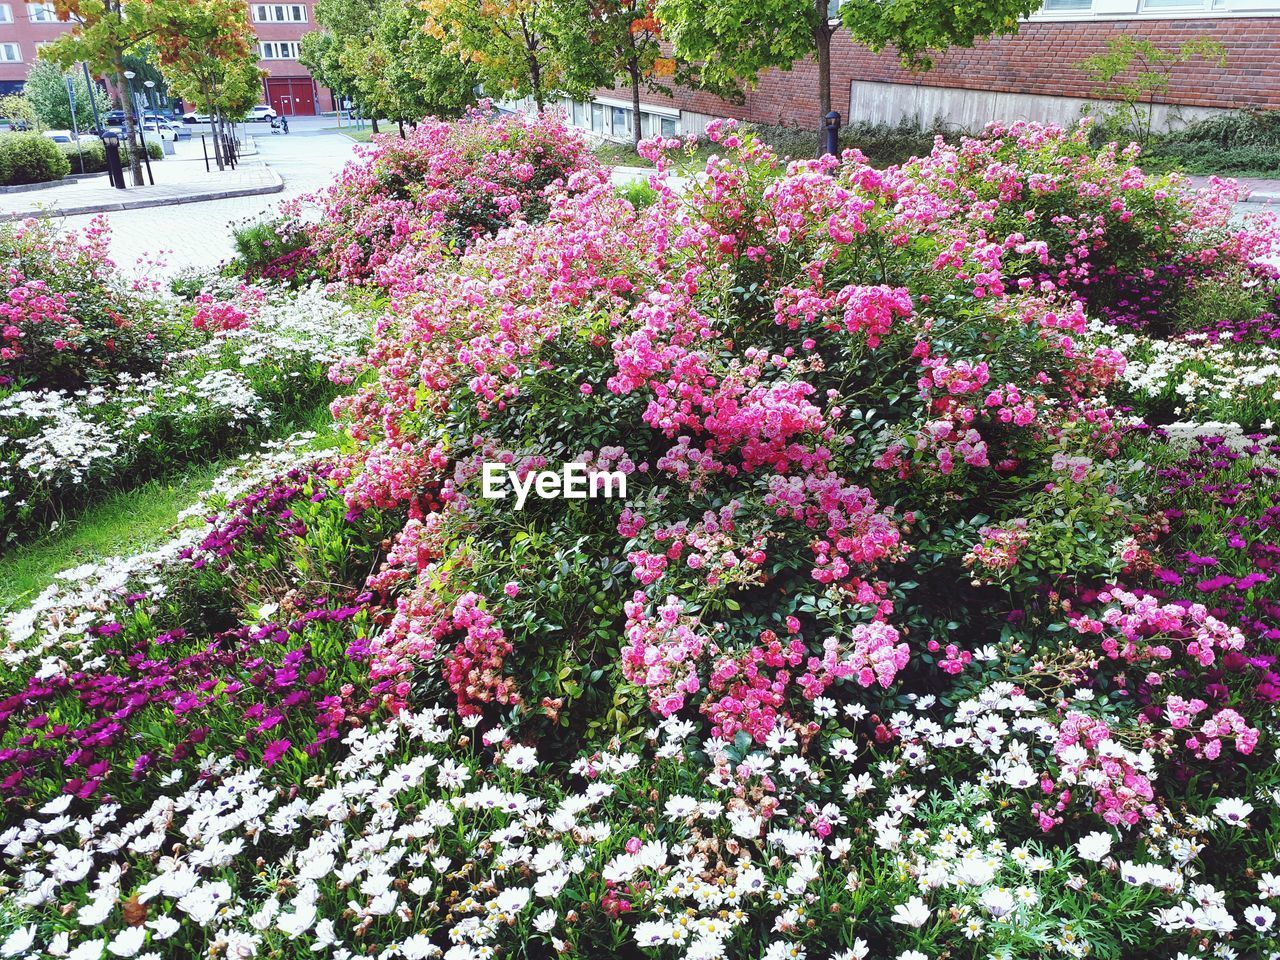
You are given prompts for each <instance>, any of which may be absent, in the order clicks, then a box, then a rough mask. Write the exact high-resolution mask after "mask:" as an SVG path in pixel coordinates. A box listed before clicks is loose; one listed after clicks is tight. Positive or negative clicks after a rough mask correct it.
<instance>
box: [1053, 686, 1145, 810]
mask: <svg viewBox="0 0 1280 960" xmlns="http://www.w3.org/2000/svg"><path fill="white" fill-rule="evenodd" d="M1052 754H1053V758H1054V760H1055V761H1057V764H1058V771H1059V772H1058V777H1057V780H1056V781H1055V779H1054V778H1052V777H1048V776H1046V777H1045V778H1044V779H1043V780H1042V781H1041V788H1042V789H1043V790H1044V792H1045V793H1052V792H1053V791H1054V790H1057V789H1059V788H1060V787H1061V786H1062V785H1063V784H1067V785H1071V784H1080V785H1081V786H1084V787H1087V788H1089V789H1090V790H1091V791H1092V792H1093V796H1094V803H1093V811H1094V813H1098V814H1101V816H1102V819H1104V820H1105V821H1106V822H1107V823H1109V824H1112V825H1113V826H1120V825H1122V824H1124V825H1128V826H1133V825H1134V824H1136V823H1138V822H1139V821H1140V820H1143V819H1151V818H1153V817H1155V816H1156V815H1157V814H1158V812H1159V811H1158V808H1157V806H1156V804H1155V803H1154V802H1153V801H1154V799H1155V790H1154V789H1153V787H1152V785H1151V780H1150V778H1149V777H1148V775H1147V772H1146V771H1145V770H1144V769H1143V767H1142V764H1143V758H1141V757H1140V756H1138V755H1136V754H1133V753H1132V752H1130V751H1129V750H1127V749H1125V748H1124V747H1123V746H1121V745H1120V744H1119V743H1118V742H1116V740H1114V739H1113V738H1112V734H1111V728H1110V727H1109V726H1107V724H1106V722H1105V721H1103V720H1100V719H1097V718H1095V717H1090V716H1088V715H1087V714H1083V713H1079V712H1076V711H1072V712H1070V713H1068V714H1067V715H1066V716H1065V717H1064V718H1063V720H1062V723H1061V725H1060V726H1059V727H1058V731H1057V741H1056V742H1055V743H1054V745H1053V749H1052ZM1070 801H1071V790H1070V789H1062V790H1060V792H1059V793H1058V796H1057V797H1056V800H1055V802H1054V803H1052V804H1046V805H1042V804H1039V803H1036V804H1034V805H1033V807H1032V812H1033V814H1034V815H1035V816H1036V817H1037V819H1038V820H1039V822H1040V827H1041V829H1042V830H1045V831H1049V830H1052V829H1053V828H1054V827H1055V826H1057V825H1058V824H1060V823H1062V822H1063V817H1062V813H1063V811H1065V810H1066V808H1067V805H1068V804H1069V803H1070Z"/></svg>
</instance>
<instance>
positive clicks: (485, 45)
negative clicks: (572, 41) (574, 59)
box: [422, 0, 565, 113]
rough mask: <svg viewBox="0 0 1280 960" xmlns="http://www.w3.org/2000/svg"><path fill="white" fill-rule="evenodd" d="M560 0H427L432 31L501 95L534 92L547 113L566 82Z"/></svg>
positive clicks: (425, 6)
mask: <svg viewBox="0 0 1280 960" xmlns="http://www.w3.org/2000/svg"><path fill="white" fill-rule="evenodd" d="M554 5H555V0H478V2H477V0H422V9H423V10H424V11H425V12H426V14H427V18H426V22H425V24H424V28H425V29H426V31H427V32H428V33H429V34H430V35H431V36H433V37H435V38H436V39H437V40H439V41H440V43H441V45H442V49H443V50H444V51H445V52H446V53H450V54H452V55H454V56H456V57H457V58H458V59H459V60H462V61H463V62H464V63H469V64H472V65H473V66H474V67H475V69H476V70H477V71H478V72H479V75H480V78H481V81H482V82H483V83H484V86H485V89H486V91H488V92H489V93H490V94H491V95H493V96H495V97H504V96H508V95H511V96H517V97H523V96H532V97H533V102H534V103H535V104H537V107H538V112H539V113H541V112H542V111H543V109H544V108H545V106H546V102H547V97H548V93H549V91H552V90H556V89H560V87H561V85H562V84H563V82H564V79H565V78H564V70H563V61H562V59H561V57H560V56H559V50H558V46H557V39H556V36H555V30H554V28H555V25H556V19H557V18H556V14H555V10H554Z"/></svg>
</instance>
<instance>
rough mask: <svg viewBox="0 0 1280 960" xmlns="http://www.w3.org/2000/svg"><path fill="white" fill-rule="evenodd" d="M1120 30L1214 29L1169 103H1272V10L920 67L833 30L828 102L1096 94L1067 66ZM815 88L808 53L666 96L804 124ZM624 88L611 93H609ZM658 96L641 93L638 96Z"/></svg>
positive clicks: (703, 107) (1065, 37)
mask: <svg viewBox="0 0 1280 960" xmlns="http://www.w3.org/2000/svg"><path fill="white" fill-rule="evenodd" d="M1119 33H1130V34H1133V35H1134V36H1138V37H1147V38H1149V39H1151V40H1154V41H1155V42H1157V43H1159V44H1160V45H1161V46H1163V47H1166V48H1167V47H1176V46H1177V45H1179V44H1181V43H1183V42H1184V41H1186V40H1188V39H1190V38H1191V37H1197V36H1209V37H1214V38H1216V39H1218V40H1219V41H1221V42H1222V44H1223V46H1224V47H1226V51H1227V66H1226V68H1225V69H1220V68H1218V67H1216V66H1210V65H1207V64H1205V63H1203V62H1201V61H1198V60H1197V61H1192V62H1191V63H1189V64H1186V65H1184V66H1182V67H1179V68H1177V70H1176V71H1175V72H1174V75H1173V82H1172V84H1171V87H1170V96H1169V98H1168V99H1169V101H1170V102H1172V103H1177V104H1180V105H1182V106H1196V107H1221V108H1240V107H1259V108H1269V109H1280V18H1276V17H1250V18H1245V17H1239V16H1236V17H1232V18H1221V19H1185V20H1151V19H1133V20H1090V21H1075V22H1069V23H1068V22H1062V23H1042V22H1034V23H1026V24H1024V25H1023V27H1022V29H1021V31H1020V32H1019V33H1018V34H1017V35H1015V36H1011V37H1002V38H997V39H993V40H989V41H979V42H978V43H976V44H975V45H974V46H973V48H972V49H967V50H966V49H953V50H950V51H948V52H947V53H945V54H944V55H942V56H941V57H939V58H938V59H937V60H936V62H935V65H934V68H933V69H932V70H930V71H927V72H924V73H911V72H909V71H907V70H904V69H902V68H901V67H900V66H899V65H898V61H897V56H896V54H895V53H894V52H893V51H892V50H886V51H885V52H884V53H882V54H880V55H878V56H877V55H876V54H873V53H871V52H870V51H869V50H867V49H866V48H865V47H862V46H859V45H858V44H856V43H854V42H853V40H852V39H850V37H849V35H848V34H847V33H845V32H844V31H843V30H842V31H840V32H839V33H837V34H836V36H835V37H834V38H833V40H832V76H831V92H832V100H833V108H834V109H836V110H838V111H840V113H841V114H842V115H843V116H846V117H847V116H848V113H849V87H850V83H851V82H852V81H856V80H871V81H880V82H886V83H908V84H922V85H926V86H939V87H965V88H969V89H974V90H992V91H998V92H1008V93H1033V94H1048V95H1052V96H1069V97H1097V96H1099V92H1098V90H1097V89H1096V88H1094V87H1093V85H1092V84H1090V83H1089V81H1088V80H1087V79H1086V78H1085V76H1084V74H1083V73H1081V72H1080V70H1079V69H1078V68H1077V67H1076V66H1075V64H1076V63H1078V62H1079V61H1080V60H1082V59H1084V58H1085V57H1087V56H1089V55H1090V54H1093V53H1097V52H1098V51H1100V50H1102V49H1104V48H1105V46H1106V43H1107V41H1108V40H1109V39H1110V38H1111V37H1114V36H1116V35H1117V34H1119ZM817 89H818V81H817V71H816V68H815V66H814V64H813V63H812V61H803V62H800V63H797V64H796V65H795V66H794V67H793V68H792V69H791V70H789V71H779V70H771V71H769V72H767V73H766V74H764V75H763V76H762V77H761V78H760V83H759V85H758V86H757V87H756V88H755V89H754V90H751V91H749V92H748V93H747V96H746V102H745V103H743V104H730V103H726V102H724V101H722V100H720V99H719V98H717V97H713V96H710V95H708V94H705V93H698V92H691V91H684V90H682V91H678V92H677V94H676V97H675V104H676V105H677V106H679V107H681V108H683V109H685V110H694V111H697V112H699V113H706V114H711V115H713V116H731V117H738V118H740V119H744V120H751V121H754V122H757V123H782V124H787V125H789V126H810V125H812V124H814V123H816V122H817V119H818V117H817V112H818V110H817V107H816V102H817ZM625 93H626V91H620V93H619V94H617V95H624V94H625ZM660 99H661V98H660V97H655V96H652V95H646V96H645V100H652V101H657V100H660Z"/></svg>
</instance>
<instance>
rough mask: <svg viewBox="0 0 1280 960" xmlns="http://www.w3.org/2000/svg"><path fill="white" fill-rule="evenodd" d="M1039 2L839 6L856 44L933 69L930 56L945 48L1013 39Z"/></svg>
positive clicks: (905, 0) (854, 2) (883, 1)
mask: <svg viewBox="0 0 1280 960" xmlns="http://www.w3.org/2000/svg"><path fill="white" fill-rule="evenodd" d="M1042 5H1043V3H1042V0H988V2H985V3H954V2H952V0H844V2H843V3H841V4H840V20H841V22H842V23H843V24H844V25H845V27H846V28H847V29H848V30H849V32H850V33H852V34H853V35H854V37H855V38H856V39H858V40H859V41H860V42H862V43H865V44H866V45H867V46H869V47H870V48H871V49H872V50H874V51H876V52H879V51H881V50H883V49H884V48H885V47H889V46H892V47H894V48H896V49H897V51H898V56H899V58H900V59H901V60H902V62H903V64H904V65H906V66H908V67H910V68H912V69H925V70H927V69H929V68H930V67H932V66H933V59H932V54H933V53H935V52H941V51H944V50H946V49H947V48H948V47H957V46H958V47H971V46H973V41H974V40H975V39H977V38H979V37H990V36H993V35H995V34H1005V33H1016V32H1017V30H1018V26H1019V23H1020V22H1021V21H1022V20H1023V18H1025V17H1028V16H1030V15H1031V14H1033V13H1035V12H1036V11H1037V10H1039V9H1040V7H1041V6H1042Z"/></svg>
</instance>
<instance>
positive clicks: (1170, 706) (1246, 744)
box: [1165, 695, 1261, 760]
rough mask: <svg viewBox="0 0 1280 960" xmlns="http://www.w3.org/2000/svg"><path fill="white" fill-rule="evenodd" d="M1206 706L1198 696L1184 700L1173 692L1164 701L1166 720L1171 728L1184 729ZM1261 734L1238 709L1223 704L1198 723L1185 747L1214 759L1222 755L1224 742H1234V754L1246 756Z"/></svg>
mask: <svg viewBox="0 0 1280 960" xmlns="http://www.w3.org/2000/svg"><path fill="white" fill-rule="evenodd" d="M1208 707H1209V705H1208V704H1207V703H1205V702H1204V701H1203V700H1201V699H1199V698H1198V697H1193V698H1191V699H1190V700H1184V699H1183V698H1182V697H1179V696H1177V695H1174V696H1171V697H1169V699H1168V700H1167V701H1166V702H1165V719H1166V721H1167V722H1168V724H1169V726H1170V727H1172V728H1173V729H1174V730H1187V729H1190V728H1191V727H1192V724H1193V722H1194V720H1195V717H1196V716H1197V715H1198V714H1200V713H1203V712H1204V711H1205V710H1207V709H1208ZM1260 736H1261V733H1260V731H1259V730H1258V729H1257V728H1256V727H1251V726H1249V724H1248V723H1247V722H1246V721H1245V719H1244V717H1242V716H1241V715H1240V714H1239V713H1238V712H1237V711H1235V710H1233V709H1231V708H1230V707H1223V708H1221V709H1220V710H1218V711H1216V712H1215V713H1214V714H1213V716H1212V717H1209V718H1208V719H1206V720H1205V721H1204V722H1203V723H1201V724H1200V726H1199V728H1198V729H1195V730H1194V731H1193V732H1192V735H1191V736H1189V737H1187V739H1186V741H1185V742H1184V746H1186V748H1187V749H1188V750H1190V751H1192V752H1193V753H1194V754H1195V755H1196V757H1198V758H1201V759H1209V760H1217V759H1218V757H1220V756H1221V755H1222V746H1223V744H1224V743H1234V745H1235V749H1236V752H1237V753H1241V754H1245V755H1248V754H1250V753H1253V750H1254V748H1255V747H1256V746H1257V745H1258V738H1259V737H1260Z"/></svg>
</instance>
